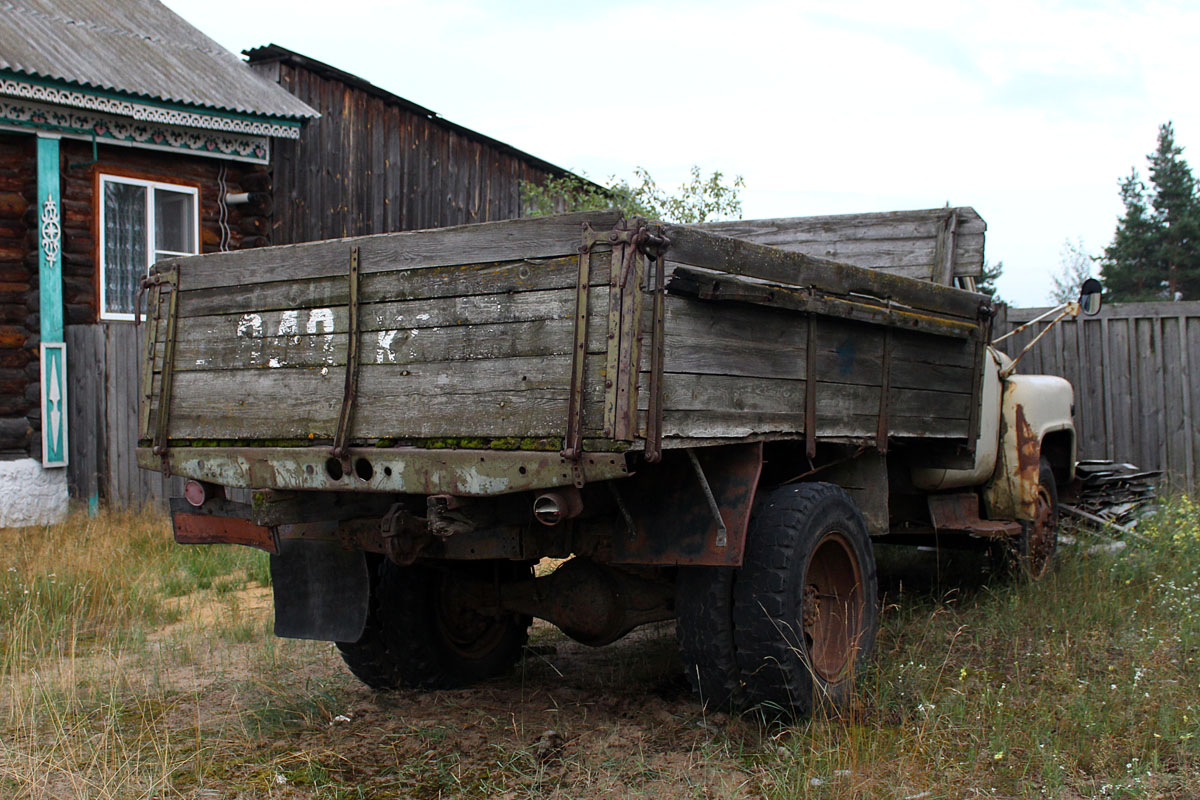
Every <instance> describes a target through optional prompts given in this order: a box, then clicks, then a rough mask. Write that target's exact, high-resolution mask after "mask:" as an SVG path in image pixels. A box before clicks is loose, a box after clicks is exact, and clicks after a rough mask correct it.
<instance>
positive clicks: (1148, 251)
mask: <svg viewBox="0 0 1200 800" xmlns="http://www.w3.org/2000/svg"><path fill="white" fill-rule="evenodd" d="M1146 158H1147V159H1148V160H1149V162H1150V183H1151V188H1150V189H1149V190H1147V187H1146V184H1145V183H1144V182H1143V181H1142V180H1141V178H1140V177H1139V175H1138V172H1137V170H1136V169H1134V170H1132V171H1131V172H1130V174H1129V176H1128V177H1126V178H1125V179H1124V180H1122V181H1121V184H1120V187H1121V202H1122V203H1123V204H1124V206H1125V213H1124V214H1123V215H1122V217H1121V219H1120V220H1119V221H1118V222H1117V230H1116V232H1115V234H1114V235H1113V241H1112V243H1111V244H1110V245H1109V246H1108V247H1107V248H1105V250H1104V255H1103V256H1102V257H1101V259H1100V262H1101V274H1102V275H1103V278H1104V283H1105V290H1106V291H1107V293H1108V295H1109V297H1110V298H1111V299H1113V300H1118V301H1135V300H1155V299H1168V300H1170V299H1180V300H1194V299H1198V298H1200V195H1198V194H1197V185H1196V180H1195V178H1194V177H1193V175H1192V171H1191V167H1189V166H1188V163H1187V161H1185V160H1184V159H1183V148H1182V147H1180V146H1178V145H1177V144H1176V143H1175V128H1174V126H1173V125H1172V124H1171V123H1170V122H1168V123H1166V124H1164V125H1162V126H1161V127H1160V128H1159V130H1158V148H1157V149H1156V150H1155V151H1154V152H1153V153H1150V154H1149V155H1148V156H1147V157H1146Z"/></svg>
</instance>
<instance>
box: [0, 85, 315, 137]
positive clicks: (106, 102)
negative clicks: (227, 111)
mask: <svg viewBox="0 0 1200 800" xmlns="http://www.w3.org/2000/svg"><path fill="white" fill-rule="evenodd" d="M0 94H5V95H9V96H10V97H20V98H23V99H25V100H41V101H43V102H47V103H53V104H54V105H60V106H71V107H73V108H85V109H87V110H89V111H102V112H105V113H108V114H116V115H118V116H123V117H132V118H133V119H136V120H140V121H143V122H158V123H162V124H168V125H182V126H184V127H188V128H203V129H206V130H214V131H228V132H230V133H246V134H252V135H255V136H274V137H277V138H280V139H299V138H300V128H299V126H296V125H278V124H274V123H270V122H251V121H249V120H244V119H232V118H230V117H221V116H216V115H213V114H197V113H192V112H188V111H177V110H174V109H169V108H160V107H158V106H147V105H143V104H141V103H131V102H129V101H128V100H118V99H116V98H111V97H98V96H97V95H92V94H87V93H85V92H76V91H72V90H70V89H59V88H57V87H54V86H42V85H41V84H35V83H25V82H24V81H17V80H13V79H11V78H4V79H0Z"/></svg>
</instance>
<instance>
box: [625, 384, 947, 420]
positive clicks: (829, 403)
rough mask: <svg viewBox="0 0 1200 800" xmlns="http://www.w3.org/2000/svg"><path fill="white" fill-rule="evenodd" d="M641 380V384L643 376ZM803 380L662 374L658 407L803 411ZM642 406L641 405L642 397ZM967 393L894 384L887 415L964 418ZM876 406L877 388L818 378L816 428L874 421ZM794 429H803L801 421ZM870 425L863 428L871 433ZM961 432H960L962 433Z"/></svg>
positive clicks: (715, 410) (674, 408)
mask: <svg viewBox="0 0 1200 800" xmlns="http://www.w3.org/2000/svg"><path fill="white" fill-rule="evenodd" d="M642 383H643V384H645V383H646V378H643V380H642ZM804 391H805V381H803V380H776V379H763V378H743V377H731V376H725V375H689V374H677V373H667V374H665V375H664V376H663V407H664V408H666V409H673V410H676V411H696V412H699V413H701V414H703V413H704V412H708V411H713V412H718V411H762V412H777V413H783V412H792V411H794V412H796V413H801V414H802V413H803V411H804ZM641 399H642V402H641V405H642V406H643V410H644V406H645V398H644V396H643V397H642V398H641ZM969 401H970V397H969V395H966V394H962V393H956V392H934V391H923V390H920V389H897V388H893V389H892V390H891V391H890V392H889V393H888V414H889V418H890V417H893V416H895V417H926V416H930V415H932V416H936V417H937V418H940V419H943V420H966V419H967V418H968V417H969V416H970V405H969ZM878 409H879V387H878V386H860V385H856V384H846V383H836V382H833V381H825V380H818V381H817V430H818V432H821V421H822V419H837V418H839V417H840V416H842V415H844V414H851V415H854V414H861V415H863V416H869V417H871V418H872V420H874V419H875V418H876V413H877V412H878ZM798 430H803V425H801V426H800V428H799V429H798ZM874 432H875V423H874V422H872V424H871V426H870V428H869V429H868V430H866V431H864V435H867V434H872V435H873V434H874ZM961 435H965V432H964V433H963V434H961Z"/></svg>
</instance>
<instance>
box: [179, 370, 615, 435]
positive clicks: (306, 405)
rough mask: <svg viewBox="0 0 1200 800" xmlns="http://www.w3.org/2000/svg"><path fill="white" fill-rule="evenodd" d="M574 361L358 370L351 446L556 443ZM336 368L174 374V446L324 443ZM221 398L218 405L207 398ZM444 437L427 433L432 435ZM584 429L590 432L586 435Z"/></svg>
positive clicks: (595, 395) (339, 382)
mask: <svg viewBox="0 0 1200 800" xmlns="http://www.w3.org/2000/svg"><path fill="white" fill-rule="evenodd" d="M603 366H604V365H603V358H602V357H589V358H588V360H587V376H588V386H587V392H586V394H585V398H586V406H587V407H586V408H585V414H586V416H585V427H587V426H589V425H591V424H592V422H591V421H592V420H593V419H598V418H599V417H598V416H596V413H598V408H597V407H598V405H599V402H600V397H601V393H602V384H603ZM569 384H570V357H569V356H552V357H547V358H505V359H491V360H482V361H457V362H444V363H439V364H419V365H413V366H412V367H411V368H405V369H397V368H396V367H394V366H392V365H363V367H362V368H361V370H360V372H359V403H358V405H357V406H356V408H355V413H354V421H353V426H352V429H351V437H352V438H367V439H371V438H403V437H424V436H459V437H462V436H484V437H508V436H520V437H527V436H561V435H562V433H563V430H564V429H565V423H566V402H567V387H568V386H569ZM343 385H344V381H343V376H342V374H341V372H340V371H339V370H330V371H329V373H328V374H327V375H321V373H320V372H319V371H316V370H295V369H279V370H259V371H255V372H251V371H233V370H226V371H210V372H188V373H180V374H179V375H178V376H176V381H175V392H174V395H175V402H174V403H173V405H172V408H171V426H170V436H171V438H179V439H186V438H233V439H257V440H262V439H307V438H317V439H322V438H330V437H332V435H333V432H334V428H335V427H336V423H337V415H338V410H339V409H340V406H341V397H342V390H343ZM214 396H216V397H223V398H227V400H226V402H225V403H223V404H222V405H221V406H219V407H214V405H213V403H212V402H211V398H212V397H214ZM434 430H437V431H440V432H438V433H431V432H430V431H434ZM588 430H589V431H590V430H591V428H590V427H589V428H588Z"/></svg>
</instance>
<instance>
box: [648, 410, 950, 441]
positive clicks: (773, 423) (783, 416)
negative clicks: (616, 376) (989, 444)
mask: <svg viewBox="0 0 1200 800" xmlns="http://www.w3.org/2000/svg"><path fill="white" fill-rule="evenodd" d="M875 425H876V418H875V417H874V416H855V415H846V414H839V415H838V416H837V417H836V418H826V419H825V420H824V421H819V423H818V426H817V427H818V430H819V432H820V433H819V435H820V436H826V437H835V436H837V437H852V438H857V439H871V438H873V437H874V433H875ZM888 427H889V430H890V433H891V437H892V438H905V437H913V438H920V439H935V438H962V439H965V438H966V436H967V422H966V420H963V421H962V428H961V430H958V431H955V430H952V429H950V428H947V426H946V425H945V424H944V422H943V421H941V420H940V419H939V418H938V416H937V415H936V414H930V415H928V416H926V417H923V418H919V417H911V418H910V417H899V418H896V419H894V420H893V419H891V418H889V426H888ZM803 428H804V414H803V413H799V414H797V413H777V412H767V411H719V412H718V411H710V412H707V413H703V414H702V413H698V412H695V411H678V410H672V409H668V410H664V412H663V429H664V432H665V435H666V436H667V437H669V438H675V437H678V438H689V439H692V438H694V439H706V440H712V439H723V438H724V439H736V438H741V437H746V436H755V435H761V434H783V435H784V436H790V437H794V438H797V439H798V438H801V436H802V434H801V433H798V432H800V431H802V430H803Z"/></svg>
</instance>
